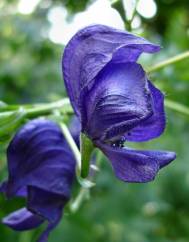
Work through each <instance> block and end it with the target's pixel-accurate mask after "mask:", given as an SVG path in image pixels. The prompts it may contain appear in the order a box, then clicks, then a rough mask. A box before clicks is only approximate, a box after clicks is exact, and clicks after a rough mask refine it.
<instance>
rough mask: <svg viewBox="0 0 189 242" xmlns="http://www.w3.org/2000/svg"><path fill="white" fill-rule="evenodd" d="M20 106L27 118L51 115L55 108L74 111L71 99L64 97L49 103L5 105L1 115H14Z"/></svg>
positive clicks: (68, 111)
mask: <svg viewBox="0 0 189 242" xmlns="http://www.w3.org/2000/svg"><path fill="white" fill-rule="evenodd" d="M20 108H23V110H24V112H25V117H26V118H35V117H38V116H41V115H49V114H51V113H52V112H53V111H54V110H55V109H59V110H61V112H63V113H64V114H73V113H74V112H73V109H72V107H71V104H70V101H69V99H68V98H64V99H61V100H59V101H56V102H52V103H47V104H35V105H28V104H26V105H7V106H5V109H4V111H3V110H2V112H0V117H5V116H9V115H12V114H13V113H15V111H17V110H19V109H20ZM10 110H11V111H10Z"/></svg>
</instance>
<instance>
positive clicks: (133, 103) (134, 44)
mask: <svg viewBox="0 0 189 242" xmlns="http://www.w3.org/2000/svg"><path fill="white" fill-rule="evenodd" d="M159 50H160V47H159V46H158V45H154V44H152V43H150V42H149V41H147V40H145V39H143V38H140V37H137V36H135V35H133V34H131V33H128V32H125V31H120V30H117V29H113V28H111V27H107V26H103V25H93V26H89V27H86V28H84V29H82V30H80V31H79V32H78V33H76V35H74V36H73V38H72V39H71V40H70V41H69V43H68V44H67V46H66V47H65V50H64V55H63V60H62V67H63V77H64V81H65V86H66V89H67V92H68V95H69V97H70V100H71V103H72V106H73V108H74V110H75V113H76V114H77V116H78V117H79V119H80V122H81V129H82V132H83V133H84V134H86V135H87V136H88V137H89V138H90V139H91V140H92V142H93V143H94V145H95V146H96V147H98V148H99V149H101V150H102V151H103V153H104V154H105V155H106V156H107V157H108V158H109V160H110V161H111V164H112V167H113V169H114V171H115V174H116V176H117V177H118V178H119V179H121V180H123V181H127V182H148V181H151V180H153V179H154V177H155V175H156V174H157V172H158V171H159V169H160V168H162V167H164V166H165V165H167V164H168V163H169V162H171V161H172V160H174V159H175V153H174V152H168V151H144V150H134V149H130V148H127V147H123V143H124V142H127V141H139V142H140V141H147V140H150V139H153V138H156V137H158V136H159V135H161V134H162V132H163V131H164V129H165V112H164V95H163V94H162V93H161V91H160V90H158V89H157V88H156V87H155V86H154V85H153V84H152V83H151V82H150V81H149V80H148V77H147V74H146V73H145V71H144V70H143V68H142V66H141V65H140V64H138V63H136V61H137V59H138V58H139V56H140V55H141V54H142V53H143V52H146V53H154V52H157V51H159Z"/></svg>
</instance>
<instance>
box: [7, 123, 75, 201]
mask: <svg viewBox="0 0 189 242" xmlns="http://www.w3.org/2000/svg"><path fill="white" fill-rule="evenodd" d="M7 158H8V167H9V179H8V187H7V195H8V196H13V195H16V193H17V191H18V190H20V189H21V187H26V186H28V185H31V186H35V187H38V188H41V189H44V190H46V189H47V188H48V190H49V191H51V192H54V193H59V194H61V195H64V196H66V197H69V196H70V188H71V184H72V181H73V178H74V173H75V159H74V157H73V155H72V152H71V150H70V148H69V146H68V145H67V143H66V142H65V139H64V137H63V135H62V132H61V130H60V128H59V126H58V125H56V124H55V123H54V122H52V121H47V120H44V119H37V120H34V121H30V122H29V123H27V124H26V125H25V126H24V127H23V128H22V129H21V130H20V131H19V132H18V133H17V134H16V136H15V137H14V139H13V140H12V142H11V143H10V145H9V147H8V151H7Z"/></svg>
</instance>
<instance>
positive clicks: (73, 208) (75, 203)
mask: <svg viewBox="0 0 189 242" xmlns="http://www.w3.org/2000/svg"><path fill="white" fill-rule="evenodd" d="M88 196H89V189H87V188H83V187H82V188H81V190H80V192H79V194H78V195H77V197H76V198H75V200H74V201H73V202H72V203H71V204H70V210H71V212H72V213H75V212H77V210H78V209H79V208H80V206H81V204H82V202H83V201H84V200H85V199H86V198H87V197H88Z"/></svg>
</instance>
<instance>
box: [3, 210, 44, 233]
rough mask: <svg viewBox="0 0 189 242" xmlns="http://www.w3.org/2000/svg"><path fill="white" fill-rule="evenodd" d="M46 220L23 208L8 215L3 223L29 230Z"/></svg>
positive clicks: (15, 228)
mask: <svg viewBox="0 0 189 242" xmlns="http://www.w3.org/2000/svg"><path fill="white" fill-rule="evenodd" d="M43 222H44V219H42V218H41V217H40V216H37V215H34V214H33V213H31V212H30V211H28V210H27V209H26V208H21V209H19V210H17V211H15V212H13V213H11V214H9V215H8V216H7V217H5V218H3V220H2V223H3V224H5V225H7V226H9V227H10V228H12V229H14V230H18V231H23V230H29V229H33V228H36V227H38V226H39V225H40V224H41V223H43Z"/></svg>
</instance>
